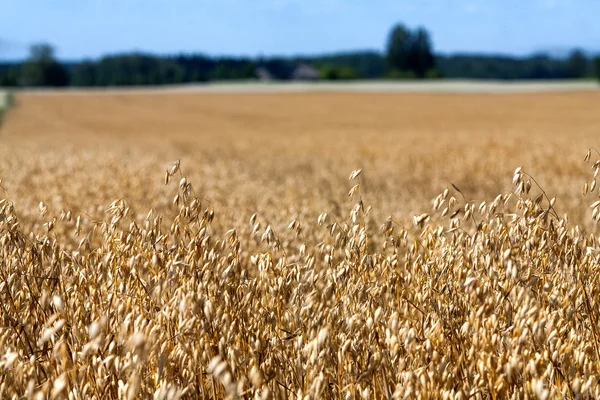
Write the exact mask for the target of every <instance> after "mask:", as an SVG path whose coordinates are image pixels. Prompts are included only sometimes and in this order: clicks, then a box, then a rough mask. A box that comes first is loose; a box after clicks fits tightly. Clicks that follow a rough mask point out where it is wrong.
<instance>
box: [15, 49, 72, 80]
mask: <svg viewBox="0 0 600 400" xmlns="http://www.w3.org/2000/svg"><path fill="white" fill-rule="evenodd" d="M22 80H23V82H21V83H22V84H23V85H24V86H67V85H68V84H69V74H68V72H67V70H66V68H65V67H64V66H63V65H62V64H60V63H59V62H58V61H56V59H55V58H54V49H53V48H52V46H50V45H48V44H36V45H33V46H31V49H30V54H29V58H28V59H27V61H25V63H24V64H23V71H22Z"/></svg>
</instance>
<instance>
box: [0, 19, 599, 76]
mask: <svg viewBox="0 0 600 400" xmlns="http://www.w3.org/2000/svg"><path fill="white" fill-rule="evenodd" d="M432 48H433V46H432V43H431V40H430V35H429V33H428V31H427V30H426V29H424V28H417V29H415V30H411V29H408V28H407V27H406V26H404V25H402V24H398V25H396V26H394V27H393V28H392V29H391V31H390V34H389V36H388V39H387V43H386V51H385V52H377V51H356V52H345V53H338V54H330V55H321V56H312V57H308V56H306V57H257V58H240V57H238V58H235V57H211V56H207V55H202V54H180V55H168V56H157V55H152V54H144V53H129V54H117V55H110V56H105V57H102V58H100V59H97V60H83V61H79V62H60V61H58V60H57V59H56V57H55V55H54V50H53V48H52V46H51V45H48V44H38V45H34V46H32V47H31V50H30V56H29V58H28V59H27V60H25V61H23V62H13V63H0V86H5V87H30V86H33V87H43V86H79V87H94V86H132V85H135V86H140V85H163V84H185V83H194V82H209V81H228V80H251V79H258V80H262V81H288V80H353V79H366V80H370V79H441V78H455V79H456V78H466V79H488V80H490V79H492V80H519V79H528V80H535V79H582V78H591V77H598V78H600V56H598V57H595V58H594V57H588V56H587V55H586V54H585V53H584V52H583V51H581V50H577V49H574V50H573V51H572V52H571V54H570V55H568V56H567V57H564V58H557V57H551V56H549V55H545V54H537V55H532V56H528V57H511V56H496V55H484V54H452V55H442V54H434V53H433V50H432Z"/></svg>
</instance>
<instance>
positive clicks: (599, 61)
mask: <svg viewBox="0 0 600 400" xmlns="http://www.w3.org/2000/svg"><path fill="white" fill-rule="evenodd" d="M594 66H595V67H596V76H597V77H598V80H600V56H597V57H596V58H594Z"/></svg>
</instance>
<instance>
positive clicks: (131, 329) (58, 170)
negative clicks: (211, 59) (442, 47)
mask: <svg viewBox="0 0 600 400" xmlns="http://www.w3.org/2000/svg"><path fill="white" fill-rule="evenodd" d="M599 133H600V93H598V92H596V91H589V92H556V93H518V94H516V93H513V94H511V93H503V94H481V93H460V94H459V93H238V94H232V93H152V94H140V93H137V94H133V93H129V94H128V93H126V92H120V93H112V94H110V93H106V94H102V95H94V94H85V93H72V94H51V93H50V94H43V95H42V94H34V93H31V94H27V93H21V94H18V95H17V96H15V105H14V107H13V108H12V109H11V110H10V112H8V113H7V114H6V115H5V118H4V124H3V126H2V127H1V129H0V160H1V161H0V179H1V180H2V187H1V188H0V191H1V192H0V193H1V194H0V198H3V200H0V201H1V203H0V241H1V243H2V248H1V250H0V303H1V304H2V310H1V311H2V314H3V317H2V318H3V319H2V323H1V325H0V349H1V350H2V353H3V355H1V356H0V397H1V398H23V397H27V398H72V399H80V398H97V399H101V398H128V399H133V398H151V397H154V398H156V399H159V398H160V399H167V398H169V399H170V398H225V397H227V398H264V399H268V398H292V397H293V398H336V399H339V398H345V399H350V398H390V397H394V398H423V399H429V398H431V399H437V398H456V399H467V398H475V399H490V398H491V399H494V398H515V399H525V398H565V397H566V398H597V397H598V396H600V385H599V382H600V337H599V328H598V327H599V325H598V324H599V318H600V316H599V314H598V311H597V309H598V306H599V305H600V294H598V292H597V290H596V288H597V287H598V283H600V282H599V280H600V278H599V273H598V262H600V245H599V243H598V238H597V235H596V224H595V222H594V221H593V220H592V217H594V218H595V217H596V216H597V214H598V212H599V209H600V208H599V207H600V202H598V203H596V202H595V201H596V200H597V199H598V189H597V188H596V184H595V180H594V179H595V177H596V174H597V173H598V169H599V165H600V163H595V161H596V160H597V159H599V158H600V153H598V152H597V151H595V150H591V151H590V152H589V153H588V154H587V156H586V160H585V161H584V155H585V154H586V151H588V149H590V148H594V147H595V146H597V145H598V137H599V136H598V134H599ZM518 167H519V168H518ZM517 168H518V169H517ZM349 178H350V179H349ZM584 192H586V196H584ZM590 206H592V207H591V208H590Z"/></svg>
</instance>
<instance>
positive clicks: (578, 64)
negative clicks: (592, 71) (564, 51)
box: [566, 49, 589, 78]
mask: <svg viewBox="0 0 600 400" xmlns="http://www.w3.org/2000/svg"><path fill="white" fill-rule="evenodd" d="M588 66H589V62H588V59H587V57H586V56H585V54H584V52H583V51H581V50H579V49H576V50H573V52H572V53H571V55H569V58H568V59H567V62H566V72H567V75H568V76H569V78H584V77H586V76H587V75H588V72H589V69H588Z"/></svg>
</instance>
